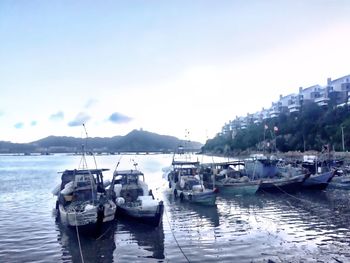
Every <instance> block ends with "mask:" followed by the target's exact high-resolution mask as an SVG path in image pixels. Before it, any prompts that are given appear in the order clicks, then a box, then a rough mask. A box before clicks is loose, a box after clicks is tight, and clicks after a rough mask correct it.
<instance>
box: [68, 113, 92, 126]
mask: <svg viewBox="0 0 350 263" xmlns="http://www.w3.org/2000/svg"><path fill="white" fill-rule="evenodd" d="M90 118H91V117H90V116H89V115H87V114H86V113H84V112H80V113H79V114H78V115H77V116H76V117H75V119H74V120H72V121H70V122H69V123H68V126H70V127H75V126H80V125H83V124H84V123H86V122H87V121H88V120H90Z"/></svg>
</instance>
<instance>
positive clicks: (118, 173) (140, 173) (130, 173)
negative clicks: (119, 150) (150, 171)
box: [114, 170, 143, 176]
mask: <svg viewBox="0 0 350 263" xmlns="http://www.w3.org/2000/svg"><path fill="white" fill-rule="evenodd" d="M117 175H122V176H125V175H143V173H142V172H141V171H139V170H123V171H115V172H114V176H117Z"/></svg>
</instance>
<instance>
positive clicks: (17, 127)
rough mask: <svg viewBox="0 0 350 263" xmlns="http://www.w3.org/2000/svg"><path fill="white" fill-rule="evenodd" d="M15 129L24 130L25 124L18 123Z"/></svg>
mask: <svg viewBox="0 0 350 263" xmlns="http://www.w3.org/2000/svg"><path fill="white" fill-rule="evenodd" d="M14 127H15V128H16V129H22V128H23V127H24V123H23V122H17V123H16V124H15V125H14Z"/></svg>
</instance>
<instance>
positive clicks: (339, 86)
mask: <svg viewBox="0 0 350 263" xmlns="http://www.w3.org/2000/svg"><path fill="white" fill-rule="evenodd" d="M330 101H333V103H334V105H333V106H345V105H350V75H346V76H344V77H340V78H338V79H335V80H332V79H331V78H328V79H327V85H326V86H320V85H313V86H310V87H307V88H305V89H303V88H302V87H300V88H299V91H298V93H293V94H289V95H286V96H282V95H280V98H279V100H278V101H276V102H272V104H271V107H270V108H269V109H264V108H262V110H261V111H260V112H256V113H254V114H249V113H248V114H247V116H246V117H238V116H236V119H234V120H232V121H230V122H229V123H228V124H225V125H224V127H223V128H222V134H227V133H229V132H230V133H232V134H235V133H236V132H235V131H237V130H238V129H246V128H247V125H249V124H250V123H255V124H257V123H261V122H263V121H264V120H266V119H270V118H277V117H278V116H279V114H280V113H282V112H284V113H289V114H295V113H298V112H299V111H300V110H301V107H302V105H303V104H305V103H309V102H315V103H316V104H317V105H318V106H320V107H328V106H329V104H330Z"/></svg>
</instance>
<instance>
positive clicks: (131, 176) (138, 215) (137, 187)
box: [110, 169, 164, 226]
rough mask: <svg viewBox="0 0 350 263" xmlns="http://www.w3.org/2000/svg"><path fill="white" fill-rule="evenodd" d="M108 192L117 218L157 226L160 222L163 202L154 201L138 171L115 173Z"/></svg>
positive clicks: (141, 174)
mask: <svg viewBox="0 0 350 263" xmlns="http://www.w3.org/2000/svg"><path fill="white" fill-rule="evenodd" d="M110 190H111V192H112V195H113V199H114V200H115V203H116V205H117V213H118V216H119V215H120V216H126V217H129V218H132V219H134V220H136V221H139V222H141V223H145V224H148V225H152V226H158V225H159V224H160V223H161V221H162V216H163V211H164V204H163V201H159V200H155V199H154V196H153V194H152V191H151V190H150V191H149V190H148V186H147V184H146V183H145V180H144V174H143V173H142V172H141V171H139V170H136V169H135V170H124V171H117V170H116V171H115V172H114V174H113V180H112V183H111V187H110Z"/></svg>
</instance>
